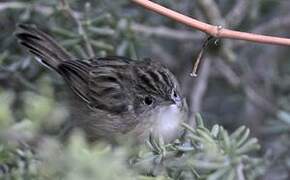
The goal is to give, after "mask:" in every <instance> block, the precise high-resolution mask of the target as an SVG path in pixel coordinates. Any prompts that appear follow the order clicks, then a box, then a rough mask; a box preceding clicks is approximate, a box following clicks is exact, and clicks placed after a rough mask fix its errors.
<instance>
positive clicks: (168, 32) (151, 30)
mask: <svg viewBox="0 0 290 180" xmlns="http://www.w3.org/2000/svg"><path fill="white" fill-rule="evenodd" d="M130 28H131V29H132V30H133V31H134V32H137V33H143V34H144V35H147V36H158V37H164V38H168V39H175V40H187V41H191V40H201V39H202V38H203V37H202V36H201V33H195V32H192V31H187V30H177V29H171V28H167V27H164V26H159V27H151V26H145V25H142V24H137V23H132V24H131V27H130Z"/></svg>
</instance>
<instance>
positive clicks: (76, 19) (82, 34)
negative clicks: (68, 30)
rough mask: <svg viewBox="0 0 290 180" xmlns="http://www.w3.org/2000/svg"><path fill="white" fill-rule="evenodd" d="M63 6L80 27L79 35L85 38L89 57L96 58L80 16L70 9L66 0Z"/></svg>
mask: <svg viewBox="0 0 290 180" xmlns="http://www.w3.org/2000/svg"><path fill="white" fill-rule="evenodd" d="M60 2H61V5H62V7H63V9H64V10H65V11H66V12H67V13H68V15H69V16H71V18H72V19H73V20H74V21H75V23H76V24H77V26H78V32H79V34H80V35H81V36H82V37H83V39H84V42H85V45H86V49H87V51H88V54H89V57H90V58H92V57H94V56H95V53H94V50H93V48H92V45H91V43H90V40H89V38H88V36H87V34H86V32H85V30H84V28H83V25H82V22H81V21H80V19H79V16H78V15H77V14H76V13H75V12H74V11H73V10H72V9H71V8H70V6H69V4H68V2H67V1H66V0H61V1H60Z"/></svg>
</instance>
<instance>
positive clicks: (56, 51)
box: [16, 24, 72, 71]
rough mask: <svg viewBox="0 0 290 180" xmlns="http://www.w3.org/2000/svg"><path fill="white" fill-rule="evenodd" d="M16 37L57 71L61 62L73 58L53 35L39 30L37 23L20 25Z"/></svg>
mask: <svg viewBox="0 0 290 180" xmlns="http://www.w3.org/2000/svg"><path fill="white" fill-rule="evenodd" d="M16 37H17V38H18V40H19V43H20V44H21V45H23V46H25V47H26V48H27V49H28V51H29V52H31V53H32V54H34V55H35V56H36V57H38V59H39V60H40V61H41V63H43V64H44V65H46V66H48V67H50V68H52V69H54V70H56V71H57V70H58V65H59V64H60V63H61V62H63V61H66V60H69V59H71V58H72V57H71V55H70V54H69V53H68V52H67V51H66V50H65V49H64V48H63V47H61V46H60V45H59V44H58V43H57V42H56V41H55V40H54V39H53V38H52V37H50V36H49V35H47V34H46V33H44V32H43V31H41V30H39V29H38V28H37V27H36V26H35V25H27V24H20V25H18V30H17V31H16Z"/></svg>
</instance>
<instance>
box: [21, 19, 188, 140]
mask: <svg viewBox="0 0 290 180" xmlns="http://www.w3.org/2000/svg"><path fill="white" fill-rule="evenodd" d="M18 27H19V29H18V31H17V33H16V37H17V38H18V39H19V43H20V44H21V45H23V46H25V47H26V48H27V49H28V51H29V52H31V53H32V54H33V55H35V56H36V57H37V59H38V60H39V61H40V62H41V63H42V64H44V65H45V66H47V67H49V68H50V69H53V70H55V71H56V72H58V73H59V74H60V75H61V76H62V77H63V78H64V80H65V81H66V83H67V85H68V86H69V87H70V88H71V89H72V91H73V94H74V98H73V99H72V103H71V107H70V109H71V111H70V112H71V117H70V120H69V121H68V125H67V127H69V128H67V129H66V130H65V131H67V132H66V133H68V132H70V131H71V130H72V129H74V128H79V129H81V130H83V131H84V132H85V134H86V136H87V138H88V139H89V140H90V141H96V140H97V139H105V140H107V141H110V142H114V141H115V140H116V139H117V138H118V137H119V136H120V135H123V134H127V135H129V136H132V137H134V138H135V139H136V140H137V141H138V142H139V143H142V142H144V140H145V139H146V138H148V137H149V135H150V134H151V135H152V136H153V137H155V138H159V137H162V138H163V139H164V140H165V142H170V141H172V140H174V139H175V138H176V137H178V136H179V135H180V134H181V132H182V130H181V127H180V124H181V123H182V122H184V121H186V119H187V111H188V110H187V104H186V101H185V98H183V97H182V96H181V94H180V87H179V84H178V82H177V80H176V78H175V77H174V75H173V74H172V73H171V72H170V71H169V70H168V69H167V68H166V67H164V66H162V65H161V64H160V63H158V62H154V61H152V60H150V59H147V60H144V61H136V60H130V59H128V58H125V57H117V56H110V57H101V58H92V59H88V60H79V59H77V58H74V57H73V56H71V55H70V54H69V53H68V52H67V51H66V50H65V49H64V48H63V47H61V46H60V45H59V44H58V43H57V42H56V41H55V40H54V39H53V38H52V37H50V36H49V35H47V34H46V33H44V32H42V31H41V30H39V29H38V28H37V27H36V26H34V25H24V24H21V25H19V26H18Z"/></svg>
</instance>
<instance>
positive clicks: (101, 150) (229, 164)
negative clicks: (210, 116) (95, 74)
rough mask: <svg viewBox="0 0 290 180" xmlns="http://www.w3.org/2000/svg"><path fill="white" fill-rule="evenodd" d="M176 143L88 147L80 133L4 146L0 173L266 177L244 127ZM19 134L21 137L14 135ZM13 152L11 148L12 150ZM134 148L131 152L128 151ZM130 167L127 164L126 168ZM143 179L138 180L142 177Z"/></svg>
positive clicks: (192, 133) (191, 133)
mask: <svg viewBox="0 0 290 180" xmlns="http://www.w3.org/2000/svg"><path fill="white" fill-rule="evenodd" d="M184 127H185V128H186V129H187V130H188V133H187V135H186V136H185V137H184V138H181V139H178V140H176V141H175V142H174V143H172V144H164V143H163V141H162V139H160V140H159V141H156V140H155V139H153V138H150V139H149V140H148V142H147V146H146V147H140V148H138V150H134V151H132V147H131V146H129V145H127V146H120V147H115V148H112V147H111V146H109V145H106V144H101V143H99V144H95V145H90V146H89V145H87V144H86V142H85V141H84V139H83V138H82V136H81V134H76V135H74V136H73V137H72V138H71V140H70V142H69V143H68V144H67V145H64V146H63V145H61V143H60V142H59V141H58V140H57V139H55V138H46V139H45V140H44V141H43V142H42V143H41V145H40V146H39V148H38V149H33V150H32V149H31V148H35V147H29V146H26V147H23V146H22V147H20V146H18V147H17V146H15V147H14V148H12V147H10V146H8V145H5V146H4V144H3V143H2V144H1V149H0V158H1V166H0V170H1V171H0V172H2V177H5V178H8V177H9V178H12V179H22V178H23V177H26V178H28V179H70V180H71V179H104V180H105V179H108V180H109V179H110V180H114V179H120V178H121V179H125V180H126V179H128V180H129V179H144V180H145V179H184V180H186V179H208V180H218V179H229V180H230V179H241V178H244V179H245V178H246V179H249V180H251V179H255V178H256V177H257V176H259V175H261V173H262V172H263V160H262V159H259V158H255V157H254V156H249V153H251V152H255V151H257V150H258V149H259V145H258V143H257V139H256V138H250V137H249V129H247V128H245V127H244V126H242V127H240V128H239V129H237V130H236V131H235V132H234V133H232V134H231V135H229V134H228V132H227V131H226V130H224V128H223V127H221V126H218V125H215V126H213V128H212V129H211V130H208V129H207V128H205V127H204V125H203V121H202V119H201V118H200V116H198V120H197V128H196V129H192V128H191V127H189V126H188V125H186V124H184ZM15 133H17V132H15ZM9 147H10V148H9ZM129 149H131V150H129ZM128 162H129V163H128ZM138 174H139V175H138Z"/></svg>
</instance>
